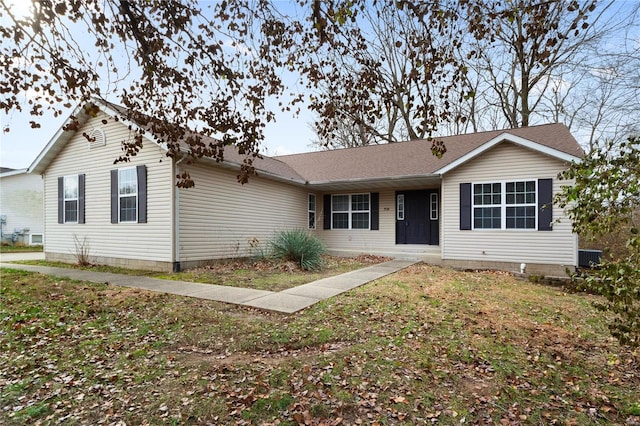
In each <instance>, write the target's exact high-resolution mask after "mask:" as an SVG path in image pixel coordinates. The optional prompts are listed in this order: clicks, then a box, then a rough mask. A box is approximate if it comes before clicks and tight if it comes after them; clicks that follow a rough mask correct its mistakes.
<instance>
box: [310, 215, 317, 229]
mask: <svg viewBox="0 0 640 426" xmlns="http://www.w3.org/2000/svg"><path fill="white" fill-rule="evenodd" d="M309 229H316V213H315V212H309Z"/></svg>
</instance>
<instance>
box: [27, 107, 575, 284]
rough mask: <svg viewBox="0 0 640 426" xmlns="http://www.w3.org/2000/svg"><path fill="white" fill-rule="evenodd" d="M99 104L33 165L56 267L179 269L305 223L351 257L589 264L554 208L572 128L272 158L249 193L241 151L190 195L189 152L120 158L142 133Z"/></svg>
mask: <svg viewBox="0 0 640 426" xmlns="http://www.w3.org/2000/svg"><path fill="white" fill-rule="evenodd" d="M99 108H100V111H99V113H98V114H97V115H96V116H93V114H92V115H91V116H90V115H87V114H86V113H85V112H83V109H82V108H79V109H78V110H77V111H76V113H75V114H74V115H75V116H76V117H78V118H79V119H80V128H79V129H78V130H76V131H65V130H63V129H60V130H59V131H58V132H57V134H56V135H55V136H54V137H53V139H52V140H51V141H50V142H49V143H48V144H47V146H46V147H45V148H44V150H43V151H42V152H41V153H40V155H39V156H38V157H37V158H36V160H35V161H34V163H33V164H32V165H31V166H30V168H29V171H30V172H31V173H36V174H42V175H43V178H44V186H45V189H44V190H45V253H46V258H47V259H48V260H61V261H71V262H74V261H75V260H76V259H75V253H74V250H75V247H74V240H76V239H80V240H82V241H86V245H87V247H88V249H89V253H90V257H91V259H92V261H95V262H97V263H102V264H111V265H119V266H125V267H131V268H147V269H156V270H168V271H170V270H174V271H177V270H180V269H184V268H188V267H192V266H196V265H200V264H204V263H207V262H211V261H212V260H213V259H221V258H231V257H240V256H249V255H251V254H252V253H253V250H255V249H256V247H259V246H261V245H264V244H266V242H268V241H269V240H270V239H272V238H273V236H274V235H275V234H276V233H277V232H278V231H281V230H285V229H293V228H304V229H308V230H309V232H312V233H314V234H315V235H316V236H318V237H319V238H320V239H321V240H322V241H323V242H324V243H325V245H326V246H327V248H328V249H329V251H330V252H332V253H334V254H340V255H351V254H353V255H355V254H360V253H369V254H381V255H389V256H395V257H404V258H414V259H424V260H427V261H431V262H435V263H442V264H446V265H451V266H455V267H463V268H494V269H503V270H511V271H516V270H520V265H521V264H522V263H525V264H526V265H527V272H530V273H536V274H538V273H541V274H542V273H544V274H564V273H565V270H566V268H573V267H575V266H576V265H577V261H578V242H577V236H576V235H575V234H574V233H572V229H571V223H570V222H569V220H561V221H558V220H557V219H560V218H562V217H563V216H564V212H563V211H562V209H560V208H558V207H557V206H553V205H552V199H553V195H554V194H556V193H557V192H558V191H560V188H561V185H562V184H567V182H560V181H559V180H558V179H557V176H558V173H559V172H561V171H562V170H564V169H565V168H566V167H567V166H568V164H569V163H570V162H572V161H579V160H580V158H581V156H582V155H583V151H582V149H581V148H580V146H579V145H578V143H577V142H576V140H575V139H574V138H573V137H572V135H571V134H570V132H569V130H568V129H567V128H566V127H565V126H564V125H562V124H548V125H542V126H533V127H525V128H519V129H510V130H504V131H503V130H500V131H489V132H482V133H475V134H467V135H459V136H449V137H443V138H441V139H442V141H443V142H444V144H445V146H446V149H447V152H446V153H445V154H444V156H443V157H442V158H441V159H439V158H437V157H435V156H433V155H432V153H431V142H430V141H424V140H415V141H409V142H403V143H394V144H386V145H375V146H366V147H360V148H348V149H337V150H332V151H321V152H310V153H304V154H295V155H285V156H279V157H267V156H264V157H263V158H261V159H256V161H255V162H254V166H255V168H256V170H257V176H253V177H251V178H250V180H249V183H248V184H245V185H240V184H239V183H237V180H236V175H237V173H238V170H239V165H240V164H241V162H242V159H243V158H242V156H240V155H238V154H237V153H235V152H231V151H232V150H230V149H227V150H226V151H225V161H223V162H215V161H213V160H209V159H201V160H198V161H197V162H196V163H195V164H191V165H189V166H188V170H189V172H190V174H191V176H192V178H193V179H194V181H195V187H193V188H188V189H184V188H178V187H177V186H176V185H175V183H176V181H175V176H176V175H178V174H180V173H181V172H182V170H183V167H184V166H185V164H183V162H182V160H183V158H175V159H173V158H168V157H167V156H166V155H165V154H166V148H165V147H163V145H162V144H161V143H158V142H157V141H156V140H154V137H153V135H151V134H149V133H148V132H147V133H146V134H145V140H144V145H143V148H142V150H141V151H140V152H139V153H138V155H136V156H135V157H132V158H131V162H129V163H119V164H114V159H115V158H117V157H118V156H120V155H121V141H123V140H131V138H133V134H132V133H133V132H132V129H135V128H136V126H137V125H136V123H131V122H127V121H126V120H122V119H119V120H114V116H116V115H118V114H117V112H118V107H116V106H114V105H111V104H100V105H99ZM83 133H86V134H90V135H92V136H93V137H94V139H95V141H93V142H91V143H90V142H89V141H88V140H87V138H85V137H84V136H83ZM92 139H93V138H92Z"/></svg>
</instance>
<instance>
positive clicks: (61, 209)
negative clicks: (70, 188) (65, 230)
mask: <svg viewBox="0 0 640 426" xmlns="http://www.w3.org/2000/svg"><path fill="white" fill-rule="evenodd" d="M58 223H64V178H63V177H59V178H58Z"/></svg>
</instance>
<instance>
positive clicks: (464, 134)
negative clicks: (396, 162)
mask: <svg viewBox="0 0 640 426" xmlns="http://www.w3.org/2000/svg"><path fill="white" fill-rule="evenodd" d="M545 126H562V127H565V128H567V126H566V125H564V124H563V123H559V122H555V123H543V124H536V125H533V126H523V127H510V128H507V129H494V130H482V131H479V132H469V133H457V134H454V135H446V136H434V137H433V138H431V139H428V138H427V139H424V138H423V139H408V140H405V141H395V142H386V143H376V144H371V145H363V146H350V147H340V148H335V149H322V150H318V151H306V152H298V153H295V154H285V155H276V156H273V157H271V158H274V159H279V158H291V157H295V156H302V155H320V154H323V153H340V152H345V151H351V150H356V149H359V150H364V149H367V148H370V149H376V148H379V147H386V146H390V145H396V144H405V143H422V142H430V141H431V140H438V139H447V138H448V139H452V138H460V137H465V136H467V137H472V136H479V135H483V134H488V133H495V134H497V135H499V134H502V133H509V132H511V131H521V130H523V129H533V128H536V127H545ZM331 155H335V154H331ZM285 163H286V161H285Z"/></svg>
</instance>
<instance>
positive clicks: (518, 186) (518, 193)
mask: <svg viewBox="0 0 640 426" xmlns="http://www.w3.org/2000/svg"><path fill="white" fill-rule="evenodd" d="M505 188H506V201H507V204H535V202H536V183H535V181H532V180H530V181H526V182H525V181H521V182H507V184H506V186H505Z"/></svg>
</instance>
